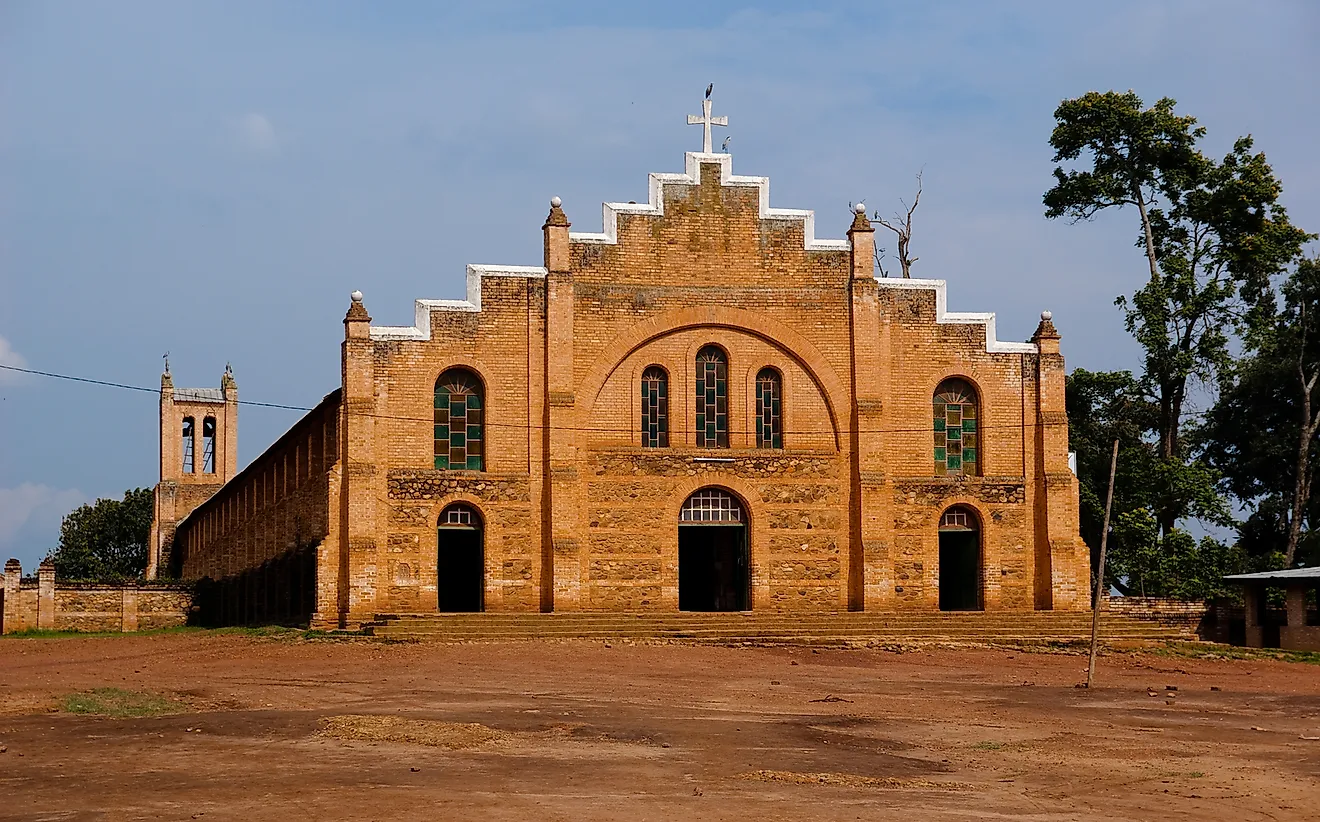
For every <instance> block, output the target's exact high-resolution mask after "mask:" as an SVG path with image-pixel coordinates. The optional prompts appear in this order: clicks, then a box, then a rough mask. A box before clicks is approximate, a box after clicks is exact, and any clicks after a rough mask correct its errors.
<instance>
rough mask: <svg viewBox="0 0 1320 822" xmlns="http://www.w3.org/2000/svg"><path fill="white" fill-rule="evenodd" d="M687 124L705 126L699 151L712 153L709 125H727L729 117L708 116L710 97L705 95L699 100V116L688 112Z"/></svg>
mask: <svg viewBox="0 0 1320 822" xmlns="http://www.w3.org/2000/svg"><path fill="white" fill-rule="evenodd" d="M687 124H688V125H690V126H705V129H704V132H705V133H704V134H703V135H702V141H701V151H702V153H703V154H711V153H713V152H712V149H711V143H710V127H711V126H728V125H729V118H728V117H711V116H710V98H709V97H707V98H706V99H705V100H702V101H701V116H697V115H695V114H689V115H688V116H687Z"/></svg>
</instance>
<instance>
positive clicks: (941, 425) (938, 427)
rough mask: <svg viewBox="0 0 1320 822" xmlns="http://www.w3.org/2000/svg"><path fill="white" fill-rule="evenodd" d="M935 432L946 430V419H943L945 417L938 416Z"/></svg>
mask: <svg viewBox="0 0 1320 822" xmlns="http://www.w3.org/2000/svg"><path fill="white" fill-rule="evenodd" d="M935 430H936V431H943V430H944V417H943V415H941V416H938V417H936V418H935Z"/></svg>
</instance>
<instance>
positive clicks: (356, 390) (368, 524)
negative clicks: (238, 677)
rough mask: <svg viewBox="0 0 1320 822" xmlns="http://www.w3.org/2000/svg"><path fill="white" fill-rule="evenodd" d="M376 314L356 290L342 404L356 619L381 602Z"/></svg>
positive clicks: (343, 512)
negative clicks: (373, 327)
mask: <svg viewBox="0 0 1320 822" xmlns="http://www.w3.org/2000/svg"><path fill="white" fill-rule="evenodd" d="M372 349H373V346H372V342H371V317H370V315H368V314H367V309H366V306H364V305H363V303H362V293H361V292H358V291H355V292H353V300H352V302H351V303H350V305H349V309H348V314H347V315H346V316H345V317H344V344H343V349H342V367H343V370H342V376H343V402H342V404H341V405H340V423H339V431H340V448H339V453H340V465H341V467H342V470H343V474H342V476H341V478H340V493H341V496H340V505H339V516H340V534H341V536H340V539H339V546H338V547H339V552H340V556H339V557H338V566H339V577H340V585H341V586H342V587H344V588H346V589H347V591H348V597H347V602H346V603H345V606H346V609H347V613H346V614H345V616H344V619H345V620H346V621H347V623H348V624H355V623H359V622H363V621H366V620H369V619H371V617H372V616H373V615H374V614H375V613H376V611H377V610H378V608H379V607H380V605H381V603H380V602H379V591H378V588H377V579H378V574H379V568H378V566H379V562H380V559H381V558H380V556H379V546H378V545H377V542H376V540H377V535H378V533H379V529H378V528H377V520H378V516H377V507H378V505H379V503H378V502H377V500H383V499H385V489H384V488H383V487H378V486H383V483H382V482H381V479H382V478H383V477H382V472H381V469H380V466H379V465H377V460H376V419H375V414H376V396H375V371H374V365H373V357H372V353H373V351H372Z"/></svg>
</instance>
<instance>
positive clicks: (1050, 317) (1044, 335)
mask: <svg viewBox="0 0 1320 822" xmlns="http://www.w3.org/2000/svg"><path fill="white" fill-rule="evenodd" d="M1031 339H1032V341H1033V342H1034V341H1036V340H1057V339H1059V330H1058V329H1057V328H1055V327H1054V314H1053V313H1052V312H1049V311H1042V312H1040V325H1038V326H1036V333H1035V335H1033V336H1032V338H1031Z"/></svg>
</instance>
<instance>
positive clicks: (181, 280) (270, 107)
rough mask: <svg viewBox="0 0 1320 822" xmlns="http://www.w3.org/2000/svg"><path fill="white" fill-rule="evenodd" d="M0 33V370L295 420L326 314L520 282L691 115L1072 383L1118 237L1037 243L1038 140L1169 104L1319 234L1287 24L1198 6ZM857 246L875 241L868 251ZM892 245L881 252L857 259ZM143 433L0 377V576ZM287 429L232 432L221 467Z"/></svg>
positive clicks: (33, 6)
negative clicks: (518, 274)
mask: <svg viewBox="0 0 1320 822" xmlns="http://www.w3.org/2000/svg"><path fill="white" fill-rule="evenodd" d="M456 5H457V4H439V3H406V2H395V3H388V4H384V3H365V2H363V3H345V2H306V3H273V2H272V3H267V2H263V3H242V2H224V3H218V2H216V3H201V2H198V3H174V2H163V3H145V2H130V0H118V1H117V2H112V3H97V2H80V3H76V4H75V3H48V2H21V1H19V2H14V0H9V2H3V3H0V295H3V296H2V297H0V362H4V363H8V364H26V365H27V366H28V367H32V368H37V369H42V370H49V371H56V372H61V373H68V374H77V375H82V376H88V377H93V378H99V379H103V380H111V381H116V382H124V383H130V384H134V385H143V386H155V385H157V384H158V379H159V373H160V365H161V355H162V353H164V352H165V351H167V350H168V351H169V352H170V353H171V362H172V364H173V370H174V374H175V378H176V382H177V383H178V384H180V385H187V386H213V385H218V384H219V380H220V374H221V372H222V370H223V369H224V366H225V363H226V362H232V363H233V367H234V371H235V374H236V376H237V379H238V383H239V387H240V392H241V395H242V397H243V398H244V399H247V400H257V401H264V402H276V403H289V404H294V405H311V404H314V403H315V402H316V400H317V399H319V398H320V397H321V396H322V395H323V394H324V393H326V392H327V391H329V390H330V389H332V388H334V387H335V386H336V385H337V384H338V379H339V373H338V372H339V355H338V342H339V340H340V339H341V338H342V333H343V327H342V325H341V324H340V320H341V319H342V316H343V312H344V310H345V309H346V307H347V304H348V297H347V295H348V293H349V292H350V291H352V290H353V289H355V288H360V289H361V290H362V291H363V292H365V294H366V299H367V305H368V307H369V309H370V311H371V314H372V316H373V318H374V319H375V321H376V322H377V323H379V324H409V323H411V320H412V300H413V299H414V298H416V297H427V298H446V297H449V298H454V297H461V296H462V295H463V273H464V266H465V265H466V264H467V263H511V264H537V263H539V262H540V255H541V250H540V247H541V232H540V225H541V222H542V220H543V218H544V216H545V211H546V201H547V200H548V199H549V197H550V196H552V195H559V196H561V197H563V199H564V206H565V209H566V211H567V212H568V214H569V217H570V219H572V220H573V221H574V224H575V226H576V227H577V228H578V229H581V230H586V231H593V230H599V220H600V206H599V204H600V203H601V202H602V201H604V200H625V201H626V200H630V199H632V200H641V199H644V198H645V196H646V174H647V172H651V171H681V170H682V155H683V152H684V151H685V150H695V149H698V148H699V147H700V129H696V128H688V127H687V126H686V125H685V124H684V116H685V115H686V114H688V113H696V112H698V111H699V110H700V107H699V101H700V98H701V93H702V91H703V90H704V89H705V87H706V84H707V83H709V82H714V83H715V102H716V113H723V114H726V115H728V116H729V118H730V128H729V129H728V131H727V134H729V135H731V136H732V137H733V140H732V142H731V146H730V149H731V152H732V153H733V155H734V170H735V173H740V174H755V175H767V176H769V177H770V178H771V180H772V186H771V200H772V202H773V203H774V204H775V205H776V206H782V207H790V208H813V209H815V210H816V212H817V215H818V216H817V226H818V228H817V231H818V233H819V235H820V236H823V237H841V236H843V233H844V231H845V229H846V227H847V225H848V221H849V213H848V211H847V206H848V203H849V202H850V201H855V200H857V199H859V198H863V199H865V200H866V201H867V202H868V203H869V204H870V205H871V206H872V207H873V208H880V209H883V210H886V211H888V210H891V209H893V208H896V207H898V204H899V203H898V201H899V198H904V197H910V195H911V193H912V190H913V176H914V175H915V173H916V172H917V171H918V170H919V169H923V168H924V174H925V177H924V180H925V193H924V195H923V197H922V204H921V208H920V210H919V211H918V213H917V218H916V231H915V236H914V239H913V250H914V252H915V253H916V254H917V255H918V256H919V257H920V261H919V262H918V263H917V266H916V268H915V270H914V273H915V274H916V275H917V276H924V277H940V278H944V279H947V280H948V281H949V284H950V296H949V301H950V308H951V309H953V310H960V311H995V312H997V313H998V316H999V333H1000V337H1001V338H1003V339H1025V338H1026V337H1027V336H1029V335H1030V333H1031V332H1032V330H1033V329H1034V327H1035V321H1036V317H1037V315H1038V313H1039V312H1040V311H1041V310H1042V309H1044V308H1049V309H1051V310H1052V311H1053V312H1054V316H1055V322H1056V324H1057V325H1058V327H1059V328H1060V330H1061V332H1062V333H1063V335H1064V340H1063V346H1064V353H1065V355H1066V356H1067V358H1068V362H1069V364H1070V365H1071V366H1081V367H1085V368H1092V369H1108V368H1130V367H1133V366H1134V365H1135V364H1136V349H1135V346H1134V344H1133V343H1132V342H1131V341H1130V340H1129V338H1128V337H1127V336H1126V334H1125V333H1124V331H1123V328H1122V322H1121V317H1120V315H1119V313H1118V311H1117V309H1115V308H1114V307H1113V305H1112V301H1113V298H1114V297H1115V296H1116V295H1117V294H1120V293H1126V292H1130V291H1131V290H1132V289H1133V288H1134V287H1136V286H1137V285H1139V284H1140V282H1141V280H1142V276H1143V274H1142V270H1143V267H1144V262H1143V261H1142V258H1141V257H1140V254H1139V251H1138V250H1137V249H1135V248H1132V247H1131V241H1132V240H1134V239H1135V230H1136V224H1135V222H1134V221H1135V217H1134V216H1133V215H1113V216H1105V217H1104V218H1102V219H1100V220H1099V221H1097V222H1095V223H1092V224H1088V225H1078V226H1070V225H1068V224H1066V223H1063V222H1050V221H1047V220H1046V219H1045V218H1044V217H1043V216H1042V208H1041V204H1040V197H1041V194H1042V193H1043V192H1044V191H1045V189H1046V188H1048V186H1049V184H1050V170H1051V168H1052V164H1051V163H1050V150H1049V147H1048V145H1047V140H1048V137H1049V132H1050V129H1051V127H1052V122H1053V121H1052V113H1053V110H1054V107H1055V106H1056V105H1057V104H1058V102H1059V101H1060V100H1061V99H1064V98H1065V97H1074V96H1077V95H1079V94H1082V93H1083V92H1085V91H1088V90H1092V89H1100V90H1107V89H1120V90H1125V89H1128V88H1132V89H1135V90H1136V91H1137V92H1138V93H1139V94H1141V95H1142V96H1143V97H1144V98H1145V99H1146V100H1147V101H1148V102H1151V101H1154V100H1155V99H1156V98H1158V97H1161V96H1166V95H1167V96H1171V97H1174V98H1176V99H1177V100H1178V101H1179V110H1180V111H1182V112H1185V113H1189V114H1193V115H1195V116H1196V117H1198V118H1199V119H1200V120H1201V122H1202V123H1203V124H1204V125H1205V126H1206V127H1207V128H1208V129H1209V132H1210V134H1209V139H1208V142H1207V147H1208V148H1209V149H1210V150H1212V151H1213V152H1214V153H1217V154H1220V153H1223V152H1224V151H1226V150H1227V149H1228V147H1229V146H1230V145H1231V142H1232V140H1233V138H1234V137H1236V136H1237V135H1239V134H1245V133H1252V134H1253V135H1255V137H1256V140H1257V146H1258V147H1259V148H1260V149H1261V150H1263V151H1265V152H1266V154H1267V155H1268V156H1269V158H1270V160H1271V162H1272V163H1273V165H1274V167H1275V169H1276V171H1277V172H1278V174H1279V175H1280V177H1281V178H1282V179H1283V181H1284V184H1285V194H1284V200H1285V202H1286V204H1287V205H1288V207H1289V208H1290V211H1291V213H1292V215H1293V217H1294V220H1295V221H1296V222H1297V223H1298V224H1300V225H1302V226H1303V227H1306V228H1308V229H1309V230H1312V231H1314V230H1317V229H1320V185H1318V184H1320V160H1317V158H1316V152H1315V151H1314V143H1315V135H1316V134H1317V133H1320V107H1318V106H1317V103H1318V102H1320V100H1318V99H1317V97H1318V93H1317V91H1316V86H1315V84H1314V78H1315V77H1317V76H1320V49H1317V48H1316V45H1315V44H1316V43H1317V42H1320V6H1317V5H1315V4H1313V3H1308V2H1296V3H1287V2H1261V3H1255V4H1250V6H1247V5H1244V4H1242V3H1227V2H1223V3H1219V2H1212V0H1188V2H1109V3H1103V4H1100V3H1086V4H1062V3H1058V2H1052V3H1006V2H1003V3H980V2H966V3H952V2H951V3H922V4H912V3H895V4H884V3H875V4H865V3H856V2H839V3H813V4H809V5H808V4H803V3H800V2H796V3H765V4H746V5H739V4H723V3H718V2H704V3H685V2H669V3H663V4H632V3H618V2H611V3H590V4H573V3H568V2H561V3H544V2H534V3H492V2H485V3H480V4H475V3H474V4H470V6H469V7H468V8H467V9H466V10H464V9H457V10H456V9H455V8H452V7H453V6H456ZM882 242H883V240H882ZM890 245H892V243H890ZM156 413H157V412H156V401H155V398H154V396H153V395H151V394H149V393H136V392H128V391H117V390H112V389H108V388H96V387H90V386H83V385H75V384H70V383H61V382H55V381H51V380H45V379H41V378H37V377H14V376H13V375H12V374H5V373H0V555H2V556H3V557H8V556H16V557H18V558H19V559H21V560H22V561H23V563H24V566H25V567H31V566H32V565H33V564H35V562H36V561H37V560H38V559H39V558H40V557H41V556H43V555H44V554H45V553H46V552H47V551H48V550H49V549H50V548H51V547H53V546H54V545H55V544H56V542H57V539H58V530H59V521H60V517H61V516H62V515H63V514H64V513H67V511H68V510H70V509H71V508H72V507H74V506H75V505H77V504H78V503H80V502H83V501H86V500H90V499H94V498H96V497H98V496H107V495H113V496H118V495H120V494H122V493H123V491H124V489H126V488H129V487H135V486H150V485H152V484H154V483H155V481H156V479H157V470H158V469H157V465H158V463H157V439H156V436H157V434H156V427H157V421H156ZM295 418H296V413H295V412H289V411H278V410H269V409H261V408H252V407H245V408H243V409H242V412H241V424H240V435H239V452H240V459H241V461H242V462H244V463H246V462H247V461H249V460H251V459H252V458H253V457H254V456H256V455H257V454H258V453H260V451H261V449H262V448H264V447H265V446H266V445H267V444H268V443H270V442H271V441H272V440H273V439H274V438H275V437H276V436H278V434H279V433H280V432H282V431H283V430H284V429H285V428H287V426H288V425H289V424H291V423H292V422H293V421H294V419H295Z"/></svg>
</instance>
